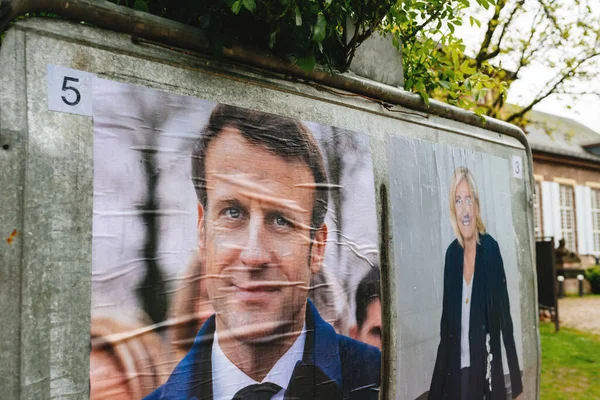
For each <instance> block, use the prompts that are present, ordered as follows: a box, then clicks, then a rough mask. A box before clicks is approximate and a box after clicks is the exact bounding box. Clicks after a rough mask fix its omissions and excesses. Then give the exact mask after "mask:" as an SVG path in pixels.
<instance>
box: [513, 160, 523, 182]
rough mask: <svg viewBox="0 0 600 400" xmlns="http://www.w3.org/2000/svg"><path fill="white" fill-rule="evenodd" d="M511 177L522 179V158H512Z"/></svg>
mask: <svg viewBox="0 0 600 400" xmlns="http://www.w3.org/2000/svg"><path fill="white" fill-rule="evenodd" d="M512 175H513V178H518V179H523V158H522V157H520V156H513V158H512Z"/></svg>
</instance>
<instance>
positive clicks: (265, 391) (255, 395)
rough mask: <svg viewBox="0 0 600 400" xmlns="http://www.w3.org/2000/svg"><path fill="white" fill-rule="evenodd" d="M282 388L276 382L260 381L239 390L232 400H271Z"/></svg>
mask: <svg viewBox="0 0 600 400" xmlns="http://www.w3.org/2000/svg"><path fill="white" fill-rule="evenodd" d="M280 390H281V386H279V385H277V384H275V383H271V382H265V383H259V384H255V385H250V386H246V387H245V388H243V389H242V390H240V391H238V392H237V393H236V394H235V396H233V399H231V400H271V398H272V397H273V396H275V394H276V393H277V392H279V391H280Z"/></svg>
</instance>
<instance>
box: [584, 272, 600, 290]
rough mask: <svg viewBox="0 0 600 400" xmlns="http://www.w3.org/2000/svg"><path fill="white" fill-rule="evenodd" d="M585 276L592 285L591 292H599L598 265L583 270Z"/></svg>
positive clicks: (599, 276)
mask: <svg viewBox="0 0 600 400" xmlns="http://www.w3.org/2000/svg"><path fill="white" fill-rule="evenodd" d="M585 277H586V279H587V280H588V281H589V282H590V284H591V285H592V292H593V293H595V294H600V267H592V268H589V269H587V270H586V271H585Z"/></svg>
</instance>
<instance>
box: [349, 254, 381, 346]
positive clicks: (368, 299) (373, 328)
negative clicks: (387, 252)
mask: <svg viewBox="0 0 600 400" xmlns="http://www.w3.org/2000/svg"><path fill="white" fill-rule="evenodd" d="M381 333H382V326H381V273H380V272H379V268H378V267H377V266H375V267H373V268H372V269H371V270H370V271H369V272H368V273H367V274H366V275H365V277H364V278H363V279H362V280H361V281H360V283H359V284H358V288H357V289H356V325H354V326H352V327H351V328H350V337H351V338H353V339H356V340H360V341H361V342H363V343H367V344H370V345H371V346H375V347H377V348H378V349H380V350H381Z"/></svg>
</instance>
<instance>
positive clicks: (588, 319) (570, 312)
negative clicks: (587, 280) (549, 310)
mask: <svg viewBox="0 0 600 400" xmlns="http://www.w3.org/2000/svg"><path fill="white" fill-rule="evenodd" d="M558 313H559V318H560V324H561V326H566V327H569V328H574V329H578V330H580V331H587V332H592V333H596V334H599V335H600V296H585V297H567V298H564V299H560V300H559V304H558Z"/></svg>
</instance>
